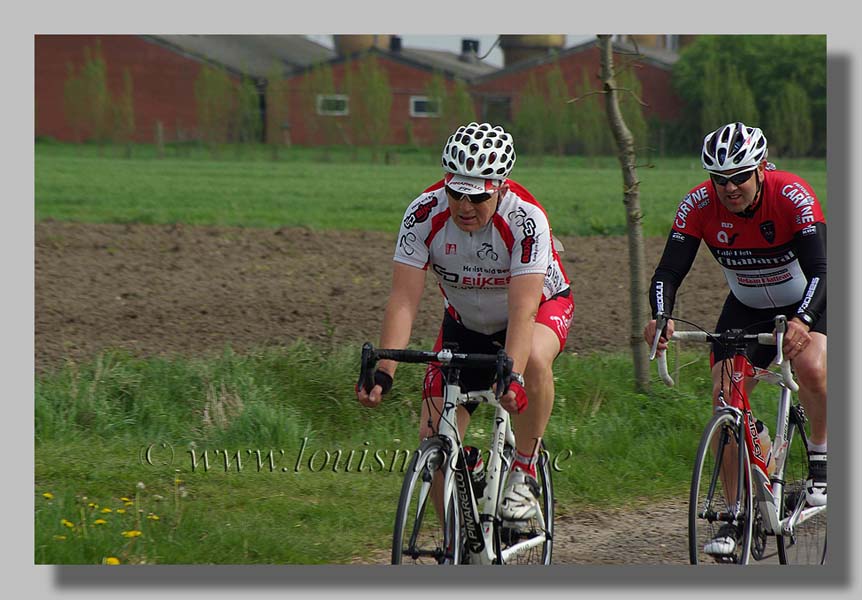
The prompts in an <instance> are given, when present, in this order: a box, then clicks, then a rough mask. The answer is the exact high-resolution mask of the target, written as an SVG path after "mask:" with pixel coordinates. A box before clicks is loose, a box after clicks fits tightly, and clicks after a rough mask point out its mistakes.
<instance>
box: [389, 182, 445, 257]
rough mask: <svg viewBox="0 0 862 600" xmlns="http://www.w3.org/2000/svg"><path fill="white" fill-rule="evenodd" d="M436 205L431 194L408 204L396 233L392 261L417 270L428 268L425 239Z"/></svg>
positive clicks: (434, 198) (435, 200) (429, 229)
mask: <svg viewBox="0 0 862 600" xmlns="http://www.w3.org/2000/svg"><path fill="white" fill-rule="evenodd" d="M437 203H438V200H437V198H436V197H435V196H434V195H433V194H423V195H421V196H419V197H418V198H416V199H415V200H414V201H413V202H411V203H410V206H408V207H407V210H406V211H405V212H404V219H403V220H402V221H401V228H400V229H399V231H398V241H397V242H396V244H395V256H394V257H393V260H395V261H397V262H400V263H404V264H407V265H410V266H412V267H417V268H419V269H425V268H427V267H428V258H429V252H428V245H427V244H426V239H427V238H428V234H429V233H430V231H431V213H432V212H433V210H434V208H435V207H436V206H437Z"/></svg>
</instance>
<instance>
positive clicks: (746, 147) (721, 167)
mask: <svg viewBox="0 0 862 600" xmlns="http://www.w3.org/2000/svg"><path fill="white" fill-rule="evenodd" d="M768 154H769V150H768V149H767V147H766V136H764V135H763V132H762V131H761V130H760V129H758V128H757V127H748V126H746V125H745V124H744V123H741V122H738V121H737V122H736V123H728V124H727V125H725V126H723V127H719V128H718V129H716V130H715V131H713V132H712V133H709V134H707V135H706V137H704V138H703V151H702V152H701V156H700V158H701V161H702V162H703V168H704V169H706V170H707V171H709V172H710V173H722V172H724V171H730V170H732V169H746V168H749V169H751V168H754V167H756V166H757V165H759V164H760V162H761V161H763V160H765V159H766V157H767V155H768Z"/></svg>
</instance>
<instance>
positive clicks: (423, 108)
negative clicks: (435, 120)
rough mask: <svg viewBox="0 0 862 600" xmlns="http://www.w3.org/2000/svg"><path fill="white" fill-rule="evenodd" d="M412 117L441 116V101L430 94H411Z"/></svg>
mask: <svg viewBox="0 0 862 600" xmlns="http://www.w3.org/2000/svg"><path fill="white" fill-rule="evenodd" d="M410 116H411V117H439V116H440V101H439V100H438V99H437V98H429V97H428V96H410Z"/></svg>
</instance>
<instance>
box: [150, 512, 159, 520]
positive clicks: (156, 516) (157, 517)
mask: <svg viewBox="0 0 862 600" xmlns="http://www.w3.org/2000/svg"><path fill="white" fill-rule="evenodd" d="M147 518H148V519H149V520H150V521H158V520H159V515H154V514H153V513H150V514H148V515H147Z"/></svg>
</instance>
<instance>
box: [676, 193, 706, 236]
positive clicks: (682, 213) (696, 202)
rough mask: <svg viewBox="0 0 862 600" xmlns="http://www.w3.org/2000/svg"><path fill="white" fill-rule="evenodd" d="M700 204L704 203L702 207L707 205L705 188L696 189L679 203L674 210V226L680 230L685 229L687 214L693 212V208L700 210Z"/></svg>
mask: <svg viewBox="0 0 862 600" xmlns="http://www.w3.org/2000/svg"><path fill="white" fill-rule="evenodd" d="M701 202H704V204H703V206H706V205H707V204H709V196H708V195H707V193H706V186H704V187H702V188H698V189H696V190H695V191H693V192H692V193H690V194H689V195H687V196H686V197H685V198H683V200H682V202H680V203H679V208H677V210H676V220H675V221H674V224H675V225H676V226H677V227H679V228H680V229H685V222H686V219H687V218H688V215H689V213H690V212H691V211H692V210H694V207H695V206H697V207H698V208H701Z"/></svg>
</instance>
